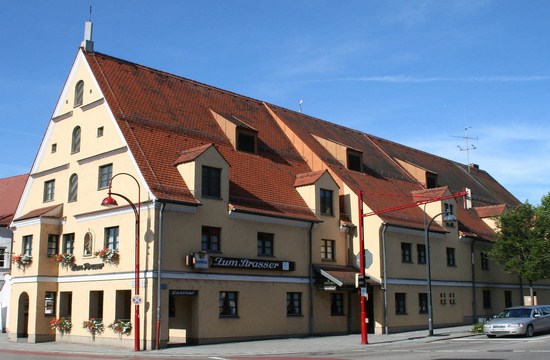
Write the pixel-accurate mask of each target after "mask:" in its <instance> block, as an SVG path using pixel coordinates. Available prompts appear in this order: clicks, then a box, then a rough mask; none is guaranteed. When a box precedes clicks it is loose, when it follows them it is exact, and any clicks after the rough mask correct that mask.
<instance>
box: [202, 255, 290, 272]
mask: <svg viewBox="0 0 550 360" xmlns="http://www.w3.org/2000/svg"><path fill="white" fill-rule="evenodd" d="M210 266H211V267H219V268H234V269H253V270H279V271H294V262H293V261H273V260H258V259H240V258H226V257H221V256H213V257H212V262H211V264H210Z"/></svg>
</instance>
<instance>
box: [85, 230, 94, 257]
mask: <svg viewBox="0 0 550 360" xmlns="http://www.w3.org/2000/svg"><path fill="white" fill-rule="evenodd" d="M93 241H94V236H93V234H92V233H91V232H90V231H88V232H87V233H86V235H84V256H91V255H92V250H93Z"/></svg>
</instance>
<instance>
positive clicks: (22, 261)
mask: <svg viewBox="0 0 550 360" xmlns="http://www.w3.org/2000/svg"><path fill="white" fill-rule="evenodd" d="M11 262H12V263H13V264H14V265H15V266H17V268H18V269H19V270H21V269H23V270H24V269H25V268H26V267H27V266H30V265H31V263H32V256H30V255H27V254H21V255H14V256H12V257H11Z"/></svg>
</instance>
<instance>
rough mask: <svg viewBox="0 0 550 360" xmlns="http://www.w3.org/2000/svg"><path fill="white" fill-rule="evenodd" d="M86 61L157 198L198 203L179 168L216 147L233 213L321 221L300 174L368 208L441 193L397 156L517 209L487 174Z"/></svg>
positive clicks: (443, 182) (390, 218)
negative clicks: (246, 147) (225, 168)
mask: <svg viewBox="0 0 550 360" xmlns="http://www.w3.org/2000/svg"><path fill="white" fill-rule="evenodd" d="M85 56H86V58H87V60H88V62H89V64H90V67H91V69H92V71H93V73H94V75H95V77H96V79H97V81H98V83H99V86H100V87H101V89H102V92H103V93H104V95H105V99H106V102H107V104H108V105H109V106H110V108H111V110H112V111H113V114H114V116H115V119H116V121H117V122H118V125H119V127H120V129H121V131H122V134H123V135H124V137H125V139H126V141H127V143H128V146H129V148H130V150H131V151H132V154H133V155H134V157H135V159H136V162H137V164H138V166H139V167H140V170H141V172H142V174H143V176H144V178H145V180H146V181H147V184H148V185H149V188H150V189H151V191H152V192H153V193H154V194H155V196H157V197H158V198H161V199H167V200H173V201H182V202H188V203H193V204H197V203H198V200H197V199H196V198H195V197H194V196H193V194H192V193H191V191H190V190H189V189H188V188H187V186H186V184H185V183H184V181H183V180H182V178H181V176H180V174H179V173H178V171H177V169H176V167H175V166H174V163H175V162H176V163H178V162H182V161H186V158H185V156H184V155H183V154H185V152H186V151H188V152H189V151H191V152H192V151H200V150H197V149H202V148H204V147H205V146H208V145H209V144H215V145H216V148H217V149H218V151H219V152H220V154H221V155H222V156H223V157H224V158H225V159H226V161H227V162H228V163H229V164H230V166H231V171H230V203H231V206H232V207H233V209H235V210H237V211H245V212H255V213H265V214H269V215H274V216H282V217H297V218H301V219H306V220H316V219H317V218H316V217H315V216H314V214H313V213H312V212H311V210H310V209H309V208H308V207H307V206H306V204H305V202H304V200H303V199H302V198H301V197H300V196H299V194H298V192H297V191H296V189H295V188H294V186H296V184H297V183H298V184H301V183H302V181H306V182H307V181H311V180H312V178H311V177H304V178H303V179H301V178H300V176H304V175H300V174H307V173H311V172H314V173H316V172H317V171H319V170H325V169H328V170H329V171H330V174H331V176H333V178H334V179H335V180H336V181H337V183H338V185H339V186H340V187H341V188H342V182H343V183H346V184H347V185H348V186H349V187H350V188H351V190H352V191H354V192H355V193H356V194H359V191H360V190H361V191H363V194H364V198H363V199H364V202H365V204H366V205H367V206H368V209H365V211H380V210H383V209H387V208H393V207H397V206H402V205H403V204H407V203H411V202H413V201H414V199H415V197H418V196H419V195H418V194H419V192H424V193H426V192H430V191H439V192H440V191H441V189H439V190H425V189H424V188H423V186H422V185H421V184H420V183H418V181H416V180H415V179H414V178H413V177H412V176H411V175H410V174H408V173H407V172H406V171H405V169H403V168H402V167H401V166H400V165H399V164H398V162H397V161H396V159H399V160H402V161H406V162H409V163H411V164H415V165H416V166H418V167H419V168H424V169H430V171H431V172H434V173H436V174H438V183H439V186H442V187H448V189H449V190H450V191H451V192H452V193H455V192H458V191H461V190H463V189H464V188H465V187H468V188H470V189H471V190H472V202H473V204H474V206H488V205H497V204H508V205H517V204H519V201H518V200H517V199H516V198H515V197H514V196H513V195H512V194H510V193H509V192H508V191H507V190H506V189H505V188H503V187H502V186H501V185H500V184H499V183H498V182H497V181H495V180H494V179H493V178H492V177H491V176H490V175H489V174H487V173H486V172H484V171H482V170H479V169H476V168H471V169H468V167H467V166H466V165H462V164H459V163H456V162H454V161H451V160H447V159H444V158H441V157H438V156H435V155H432V154H428V153H425V152H422V151H419V150H416V149H412V148H409V147H406V146H403V145H400V144H397V143H394V142H391V141H388V140H384V139H380V138H378V137H375V136H372V135H368V134H365V133H362V132H360V131H356V130H353V129H349V128H346V127H343V126H339V125H336V124H332V123H329V122H326V121H323V120H320V119H316V118H313V117H310V116H307V115H305V114H302V113H297V112H294V111H291V110H288V109H284V108H281V107H278V106H275V105H271V104H266V103H264V102H261V101H259V100H255V99H251V98H248V97H245V96H241V95H238V94H235V93H231V92H229V91H225V90H221V89H218V88H215V87H212V86H208V85H205V84H201V83H198V82H196V81H192V80H189V79H185V78H182V77H179V76H175V75H172V74H168V73H165V72H162V71H158V70H154V69H151V68H148V67H145V66H141V65H137V64H134V63H130V62H127V61H124V60H120V59H116V58H113V57H110V56H107V55H103V54H100V53H85ZM212 112H215V113H217V114H224V115H223V116H224V117H226V118H227V119H232V120H231V121H234V122H238V123H239V124H243V126H244V124H245V125H246V126H247V127H249V128H253V129H255V130H257V131H258V153H257V154H247V153H242V152H238V151H236V150H235V149H234V148H233V146H232V144H231V143H230V141H229V139H228V138H227V137H226V135H225V133H224V132H223V131H222V129H221V128H220V126H219V125H218V124H217V122H216V120H215V119H214V117H213V114H212ZM272 113H273V114H274V115H275V116H277V117H278V118H279V119H281V121H282V122H283V123H284V126H285V127H287V128H288V129H291V131H292V132H294V134H296V136H297V137H298V138H299V139H300V141H301V142H303V146H305V147H307V148H308V149H310V150H311V151H312V152H313V154H315V156H316V157H318V158H319V159H320V160H321V161H322V164H323V165H322V167H321V168H316V169H312V168H310V166H309V165H308V163H307V162H306V161H305V160H304V158H303V157H302V155H301V154H300V153H299V152H298V151H297V149H296V148H295V146H294V145H293V144H292V143H291V141H290V140H289V137H288V136H287V135H285V133H284V132H283V131H282V130H281V128H280V127H279V125H278V124H277V122H276V121H275V120H274V118H273V116H272ZM314 136H317V137H321V138H325V139H329V140H331V141H333V142H336V143H339V144H344V145H345V146H347V147H349V148H350V149H356V150H358V151H360V152H362V154H363V163H364V171H363V172H355V171H350V170H348V169H346V167H345V166H344V165H343V164H342V163H340V161H338V160H337V159H336V158H334V156H333V155H332V154H331V153H330V152H329V151H328V150H327V149H325V148H324V147H323V146H322V145H321V143H319V141H317V140H316V139H315V138H314ZM301 146H302V145H301ZM182 156H184V158H182ZM188 156H191V155H189V153H188ZM380 217H381V218H382V219H383V220H384V221H386V222H389V223H392V224H394V225H400V226H407V227H415V228H423V226H424V212H423V211H422V209H421V208H419V207H411V208H406V209H403V210H399V211H394V212H388V213H384V214H382V215H380Z"/></svg>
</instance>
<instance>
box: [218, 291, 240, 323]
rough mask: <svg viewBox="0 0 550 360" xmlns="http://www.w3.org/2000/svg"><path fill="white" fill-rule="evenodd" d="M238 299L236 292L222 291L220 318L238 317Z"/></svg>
mask: <svg viewBox="0 0 550 360" xmlns="http://www.w3.org/2000/svg"><path fill="white" fill-rule="evenodd" d="M237 300H238V297H237V292H236V291H220V301H219V306H220V317H226V316H237V315H238V312H237V310H238V307H237V305H238V302H237Z"/></svg>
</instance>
